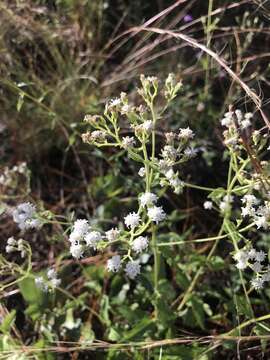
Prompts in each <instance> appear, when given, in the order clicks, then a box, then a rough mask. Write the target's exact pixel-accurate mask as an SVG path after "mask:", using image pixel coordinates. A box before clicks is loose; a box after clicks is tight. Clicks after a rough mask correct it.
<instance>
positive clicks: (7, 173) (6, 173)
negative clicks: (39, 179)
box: [0, 162, 27, 186]
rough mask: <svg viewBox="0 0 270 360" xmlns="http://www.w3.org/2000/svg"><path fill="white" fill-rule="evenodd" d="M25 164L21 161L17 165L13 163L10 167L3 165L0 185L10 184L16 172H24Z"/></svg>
mask: <svg viewBox="0 0 270 360" xmlns="http://www.w3.org/2000/svg"><path fill="white" fill-rule="evenodd" d="M26 172H27V165H26V163H25V162H22V163H20V164H18V165H14V166H13V167H12V168H8V167H5V168H4V170H3V172H2V173H0V185H2V186H11V185H12V183H13V180H14V176H16V175H17V174H26Z"/></svg>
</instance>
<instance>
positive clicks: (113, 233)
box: [105, 228, 120, 241]
mask: <svg viewBox="0 0 270 360" xmlns="http://www.w3.org/2000/svg"><path fill="white" fill-rule="evenodd" d="M119 234H120V231H119V230H118V229H116V228H112V229H111V230H108V231H106V233H105V235H106V238H107V240H109V241H115V240H117V238H118V236H119Z"/></svg>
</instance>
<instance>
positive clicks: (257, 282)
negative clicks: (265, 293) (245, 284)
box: [251, 277, 264, 290]
mask: <svg viewBox="0 0 270 360" xmlns="http://www.w3.org/2000/svg"><path fill="white" fill-rule="evenodd" d="M263 284H264V280H263V278H258V277H257V278H254V279H252V280H251V285H252V286H253V287H254V289H255V290H260V289H262V288H263Z"/></svg>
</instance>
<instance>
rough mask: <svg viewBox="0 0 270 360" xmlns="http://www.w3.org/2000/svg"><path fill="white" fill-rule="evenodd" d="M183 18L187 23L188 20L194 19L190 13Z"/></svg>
mask: <svg viewBox="0 0 270 360" xmlns="http://www.w3.org/2000/svg"><path fill="white" fill-rule="evenodd" d="M183 20H184V22H185V23H188V22H190V21H192V20H193V17H192V16H191V15H190V14H187V15H185V16H184V19H183Z"/></svg>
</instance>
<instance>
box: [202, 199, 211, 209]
mask: <svg viewBox="0 0 270 360" xmlns="http://www.w3.org/2000/svg"><path fill="white" fill-rule="evenodd" d="M203 207H204V208H205V210H211V209H213V203H212V201H205V202H204V203H203Z"/></svg>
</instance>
